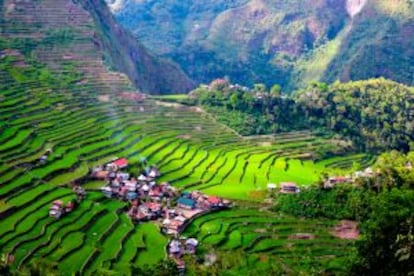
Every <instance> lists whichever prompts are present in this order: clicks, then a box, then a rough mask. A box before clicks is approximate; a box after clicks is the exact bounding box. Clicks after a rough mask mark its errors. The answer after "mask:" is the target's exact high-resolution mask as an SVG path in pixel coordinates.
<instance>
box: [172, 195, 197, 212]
mask: <svg viewBox="0 0 414 276" xmlns="http://www.w3.org/2000/svg"><path fill="white" fill-rule="evenodd" d="M177 204H178V207H180V208H183V209H188V210H192V209H194V208H195V207H196V201H195V200H194V199H191V198H186V197H180V198H179V199H178V201H177Z"/></svg>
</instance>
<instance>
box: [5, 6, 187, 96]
mask: <svg viewBox="0 0 414 276" xmlns="http://www.w3.org/2000/svg"><path fill="white" fill-rule="evenodd" d="M1 6H2V16H1V21H2V24H1V29H0V34H1V36H2V37H3V38H5V39H6V40H8V42H9V43H8V44H9V45H7V46H6V45H4V46H3V47H11V48H15V49H16V50H19V51H22V52H23V54H26V53H27V54H31V55H32V56H33V57H34V58H36V59H37V60H38V61H40V62H43V63H46V64H48V65H49V66H50V67H51V68H52V67H53V68H54V67H56V66H58V64H59V63H60V61H61V60H66V61H67V62H69V61H72V60H73V61H77V62H78V63H89V64H88V65H86V66H78V69H77V70H78V72H79V73H86V71H88V72H89V71H90V73H93V74H94V75H99V74H101V73H102V74H101V77H102V78H105V77H107V76H106V75H107V73H106V72H105V73H103V72H104V71H106V69H105V68H103V67H108V68H112V69H115V70H118V71H121V72H123V73H125V74H126V75H127V76H128V77H129V78H130V79H131V81H132V82H133V83H134V84H135V86H136V87H137V88H138V89H139V90H141V91H142V92H147V93H156V94H159V93H171V92H182V91H183V90H184V91H185V90H189V89H191V87H192V86H193V84H192V82H191V81H190V79H189V78H188V77H187V76H186V75H185V74H184V73H183V72H182V71H181V70H180V69H179V67H178V66H177V65H175V64H174V63H171V62H169V61H166V60H164V59H160V58H158V57H155V56H153V55H152V54H150V53H149V52H148V51H147V50H146V49H145V48H144V47H143V46H142V45H141V44H140V43H139V42H137V41H136V39H134V38H133V36H132V35H131V34H130V33H129V32H127V31H125V30H124V29H123V28H122V27H121V26H119V25H118V24H117V23H116V22H115V20H114V18H113V16H112V14H111V13H110V11H109V9H108V7H107V5H106V3H105V2H104V1H103V0H81V1H75V2H72V1H63V0H59V1H55V2H53V3H51V2H50V1H40V2H37V1H35V2H33V1H7V0H5V1H2V5H1ZM59 8H61V11H58V10H59ZM52 54H53V55H52ZM102 59H103V60H104V64H101V63H102ZM84 65H85V64H84ZM87 67H91V68H92V67H94V69H90V68H89V69H87ZM108 79H109V80H110V79H111V77H108Z"/></svg>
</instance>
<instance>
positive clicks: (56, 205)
mask: <svg viewBox="0 0 414 276" xmlns="http://www.w3.org/2000/svg"><path fill="white" fill-rule="evenodd" d="M75 207H76V204H75V202H73V201H69V202H68V203H66V204H64V203H63V201H62V200H55V201H53V203H52V206H50V208H49V216H50V217H53V218H56V219H59V218H61V217H62V216H64V215H66V214H68V213H70V212H72V211H73V209H75Z"/></svg>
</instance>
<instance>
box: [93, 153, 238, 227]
mask: <svg viewBox="0 0 414 276" xmlns="http://www.w3.org/2000/svg"><path fill="white" fill-rule="evenodd" d="M127 166H128V160H127V159H125V158H116V159H114V160H112V161H111V162H110V163H108V164H106V165H104V166H101V167H97V168H94V169H93V170H92V174H91V175H92V177H94V178H96V179H101V180H106V181H107V185H105V186H104V187H102V188H101V191H102V192H103V193H104V195H105V196H107V197H108V198H116V199H119V200H123V201H128V202H130V206H131V207H130V209H129V210H128V216H129V217H130V218H131V219H132V220H133V221H134V222H140V221H148V220H157V219H159V223H160V226H161V230H162V231H163V232H164V233H166V234H172V235H178V234H179V233H180V232H181V231H182V230H183V228H184V226H185V224H186V223H187V222H188V220H189V219H191V218H194V216H195V215H197V214H200V213H204V212H208V211H211V210H215V209H220V208H226V207H228V206H230V201H228V200H223V199H221V198H219V197H215V196H206V195H204V194H202V193H200V192H198V191H193V192H183V193H181V194H180V193H178V192H177V190H176V189H175V188H174V187H172V186H171V185H170V184H169V183H166V182H165V183H157V182H156V178H157V177H159V176H160V172H159V170H158V169H157V168H156V167H155V166H152V167H148V168H146V169H145V170H144V171H143V172H140V174H139V176H138V177H136V178H135V177H131V175H130V174H129V173H127V172H124V170H123V169H125V168H126V167H127Z"/></svg>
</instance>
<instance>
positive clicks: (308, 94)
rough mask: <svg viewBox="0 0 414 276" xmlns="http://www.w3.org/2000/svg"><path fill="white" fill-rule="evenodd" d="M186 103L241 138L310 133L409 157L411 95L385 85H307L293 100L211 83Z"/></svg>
mask: <svg viewBox="0 0 414 276" xmlns="http://www.w3.org/2000/svg"><path fill="white" fill-rule="evenodd" d="M188 102H189V103H196V104H200V105H202V106H205V108H206V109H207V110H209V111H210V112H211V113H212V114H215V117H216V118H217V119H218V120H219V121H221V122H223V123H225V124H227V125H229V126H231V127H233V128H235V129H237V130H238V131H239V132H240V133H242V134H244V135H254V134H271V133H278V132H284V131H289V130H292V129H295V130H303V129H311V130H313V131H315V130H318V131H320V132H322V133H326V132H330V133H336V134H338V135H341V136H343V137H346V138H348V139H351V140H352V141H353V145H354V146H355V147H356V148H358V149H361V150H367V149H369V150H374V151H377V150H384V149H399V150H403V151H408V150H409V149H410V143H411V141H412V140H413V139H414V136H413V132H414V109H413V107H414V90H413V88H412V87H408V86H405V85H402V84H399V83H396V82H393V81H389V80H385V79H370V80H366V81H356V82H348V83H340V82H335V83H333V84H332V85H327V84H325V83H312V84H310V85H309V86H308V87H307V88H305V89H303V90H301V91H298V92H296V93H295V94H294V95H293V96H292V97H286V96H283V95H282V94H281V91H280V86H279V85H274V86H273V87H271V88H270V89H267V88H266V87H265V86H264V85H263V84H257V85H256V86H255V87H254V89H253V90H248V89H246V88H244V87H238V86H234V85H231V84H230V83H228V82H226V81H224V80H216V81H213V82H212V83H211V84H210V85H209V86H207V87H205V86H201V87H199V88H198V89H196V90H194V91H193V92H191V93H190V98H189V100H188ZM412 146H413V145H411V147H412Z"/></svg>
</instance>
